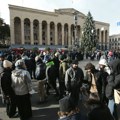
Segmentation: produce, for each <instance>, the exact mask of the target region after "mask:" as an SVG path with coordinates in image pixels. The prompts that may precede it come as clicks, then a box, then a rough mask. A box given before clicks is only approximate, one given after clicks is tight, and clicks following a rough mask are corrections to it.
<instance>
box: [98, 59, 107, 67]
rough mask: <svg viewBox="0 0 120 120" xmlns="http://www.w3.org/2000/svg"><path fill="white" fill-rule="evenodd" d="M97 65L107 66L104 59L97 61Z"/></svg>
mask: <svg viewBox="0 0 120 120" xmlns="http://www.w3.org/2000/svg"><path fill="white" fill-rule="evenodd" d="M99 64H101V65H105V66H107V65H108V64H107V61H106V59H101V60H100V61H99Z"/></svg>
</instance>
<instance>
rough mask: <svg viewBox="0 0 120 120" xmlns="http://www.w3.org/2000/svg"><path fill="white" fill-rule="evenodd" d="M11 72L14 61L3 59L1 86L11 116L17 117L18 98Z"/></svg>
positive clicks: (7, 110) (8, 113)
mask: <svg viewBox="0 0 120 120" xmlns="http://www.w3.org/2000/svg"><path fill="white" fill-rule="evenodd" d="M11 72H12V63H11V62H10V61H8V60H4V61H3V72H2V73H1V87H2V91H3V95H4V100H5V104H6V112H7V115H8V116H9V118H12V117H15V114H16V100H15V93H14V90H13V88H12V87H11V84H12V80H11Z"/></svg>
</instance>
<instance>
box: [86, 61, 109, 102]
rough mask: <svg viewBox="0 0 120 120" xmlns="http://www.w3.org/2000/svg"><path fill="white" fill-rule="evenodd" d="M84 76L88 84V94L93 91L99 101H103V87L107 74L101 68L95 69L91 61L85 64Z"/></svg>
mask: <svg viewBox="0 0 120 120" xmlns="http://www.w3.org/2000/svg"><path fill="white" fill-rule="evenodd" d="M85 70H86V77H85V78H84V79H85V80H84V81H86V82H88V85H89V94H90V95H91V93H94V94H96V95H97V96H98V98H99V99H100V101H101V102H105V100H106V99H105V87H106V79H107V74H106V72H104V71H103V70H100V71H99V70H96V69H95V66H94V65H93V64H92V63H87V64H86V66H85Z"/></svg>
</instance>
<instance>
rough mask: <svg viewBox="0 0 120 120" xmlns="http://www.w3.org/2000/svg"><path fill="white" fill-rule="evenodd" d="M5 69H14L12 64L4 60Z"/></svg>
mask: <svg viewBox="0 0 120 120" xmlns="http://www.w3.org/2000/svg"><path fill="white" fill-rule="evenodd" d="M3 67H4V68H9V67H12V63H11V62H10V61H8V60H4V61H3Z"/></svg>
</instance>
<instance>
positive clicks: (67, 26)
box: [9, 5, 109, 49]
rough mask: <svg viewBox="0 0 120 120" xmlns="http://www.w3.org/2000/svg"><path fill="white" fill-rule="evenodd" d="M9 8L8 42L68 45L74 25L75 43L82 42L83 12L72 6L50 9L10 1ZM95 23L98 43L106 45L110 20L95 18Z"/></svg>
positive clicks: (70, 44) (100, 46) (72, 34)
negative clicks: (9, 40)
mask: <svg viewBox="0 0 120 120" xmlns="http://www.w3.org/2000/svg"><path fill="white" fill-rule="evenodd" d="M9 11H10V31H11V45H42V46H46V45H51V46H67V47H71V46H72V45H73V44H74V36H75V35H74V34H75V27H76V29H77V31H76V36H77V39H78V44H80V42H81V37H82V28H83V24H84V21H85V18H86V15H84V14H83V13H81V12H79V11H77V10H75V9H73V8H66V9H56V10H55V11H54V12H50V11H43V10H37V9H32V8H26V7H21V6H15V5H9ZM75 13H77V21H75ZM76 22H77V23H76ZM95 27H96V34H97V36H98V47H99V48H100V49H101V48H102V49H105V48H107V47H108V45H109V44H108V42H109V24H108V23H104V22H99V21H95Z"/></svg>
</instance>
